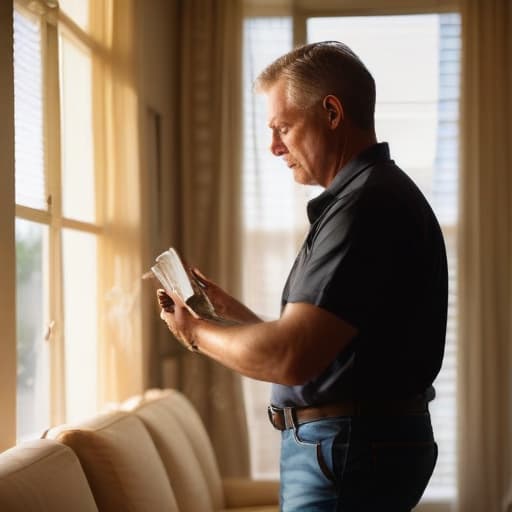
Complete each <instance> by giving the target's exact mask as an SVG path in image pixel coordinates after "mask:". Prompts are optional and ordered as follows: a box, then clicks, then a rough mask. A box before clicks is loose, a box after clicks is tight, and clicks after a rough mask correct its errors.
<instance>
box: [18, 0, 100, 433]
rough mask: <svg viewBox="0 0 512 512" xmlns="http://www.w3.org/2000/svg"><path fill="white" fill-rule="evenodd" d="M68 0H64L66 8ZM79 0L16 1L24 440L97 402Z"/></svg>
mask: <svg viewBox="0 0 512 512" xmlns="http://www.w3.org/2000/svg"><path fill="white" fill-rule="evenodd" d="M70 4H73V2H71V3H70V2H68V1H65V2H61V5H62V6H63V9H64V10H65V12H68V11H66V8H67V7H68V5H70ZM79 4H80V6H81V8H82V10H80V13H81V16H82V17H81V18H80V20H74V19H73V15H74V12H73V10H72V9H71V10H70V11H69V12H68V15H69V16H70V17H68V16H66V15H62V14H60V15H59V22H58V24H56V23H55V21H56V16H57V13H56V12H55V9H51V8H48V7H47V6H46V4H43V3H38V2H32V3H30V4H28V5H29V6H30V7H31V8H27V7H25V5H26V4H25V3H24V2H20V3H19V4H15V12H14V95H15V184H16V187H15V189H16V267H17V273H16V276H17V281H16V294H17V315H18V322H17V351H18V369H17V403H18V411H17V437H18V439H20V440H21V439H25V438H29V437H33V436H35V435H40V434H41V432H42V431H43V430H44V429H45V428H47V427H48V426H49V425H50V424H51V423H58V422H63V421H74V420H77V419H79V418H81V417H83V416H87V415H90V414H93V413H94V412H96V410H97V390H96V386H97V380H98V379H97V343H98V342H97V316H98V314H97V290H96V287H97V286H96V279H95V276H96V275H97V272H96V264H97V263H96V262H97V239H98V236H99V234H100V233H101V223H100V217H99V215H98V212H99V211H100V206H101V202H100V197H99V195H98V194H97V190H98V186H99V175H98V172H97V169H98V164H97V161H96V159H95V155H96V148H95V144H94V138H93V101H94V91H93V71H94V62H95V59H96V57H95V49H96V48H97V46H96V45H94V44H93V42H92V39H91V38H90V36H89V34H88V33H87V32H86V31H85V28H87V22H86V21H84V18H83V16H86V15H87V13H88V9H89V7H88V2H87V1H86V0H83V1H81V2H79ZM77 5H78V4H77ZM83 9H85V10H83ZM84 13H85V14H84ZM79 26H82V27H84V30H82V29H81V28H79ZM57 27H58V28H57ZM59 90H60V96H59ZM50 376H51V377H50Z"/></svg>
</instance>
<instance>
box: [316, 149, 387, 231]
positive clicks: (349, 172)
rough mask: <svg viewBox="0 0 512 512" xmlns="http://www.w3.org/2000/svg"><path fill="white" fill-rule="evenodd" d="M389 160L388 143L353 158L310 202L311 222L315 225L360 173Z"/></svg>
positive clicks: (365, 150)
mask: <svg viewBox="0 0 512 512" xmlns="http://www.w3.org/2000/svg"><path fill="white" fill-rule="evenodd" d="M389 159H390V156H389V146H388V144H387V142H380V143H378V144H373V145H372V146H370V147H368V148H366V149H364V150H363V151H361V153H359V154H358V155H356V156H355V157H354V158H352V160H350V161H349V162H347V163H346V164H345V165H344V166H343V167H342V168H341V169H340V170H339V171H338V173H337V174H336V176H335V177H334V179H333V180H332V182H331V184H330V185H329V186H328V187H327V188H326V189H325V190H324V191H323V192H322V193H321V194H320V195H319V196H317V197H315V198H313V199H311V201H309V203H308V206H307V212H308V218H309V222H310V223H311V224H313V222H315V220H316V219H318V217H319V216H320V215H321V214H322V212H323V211H324V210H325V208H326V207H327V206H329V205H330V204H331V203H332V202H333V201H334V199H335V198H336V196H338V195H339V194H340V192H342V191H343V189H344V188H345V187H346V186H347V185H348V184H349V183H350V182H351V181H352V179H353V178H355V177H356V176H357V175H358V174H359V173H361V172H362V171H364V170H365V169H367V168H368V167H369V166H371V165H373V164H374V163H376V162H382V161H385V160H389Z"/></svg>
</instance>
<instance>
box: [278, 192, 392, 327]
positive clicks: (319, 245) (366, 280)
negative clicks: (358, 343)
mask: <svg viewBox="0 0 512 512" xmlns="http://www.w3.org/2000/svg"><path fill="white" fill-rule="evenodd" d="M359 196H360V197H359ZM370 196H371V194H368V193H365V194H357V195H356V194H354V195H353V197H350V198H344V199H343V200H339V201H337V202H336V203H335V204H334V205H333V206H331V207H330V208H329V211H328V212H327V213H326V215H325V216H324V217H323V218H321V219H320V222H319V223H318V225H317V226H313V227H312V228H313V229H312V231H311V232H310V235H309V236H308V239H307V241H306V247H305V251H304V252H303V254H302V256H301V260H300V261H299V262H298V268H296V269H295V272H294V274H295V276H294V279H292V280H291V281H290V283H289V289H288V298H287V302H307V303H310V304H313V305H315V306H319V307H321V308H323V309H326V310H327V311H330V312H331V313H334V314H335V315H337V316H338V317H340V318H342V319H343V320H345V321H347V322H349V323H350V324H352V325H354V326H355V327H361V325H362V324H364V322H365V321H366V320H367V319H368V318H373V319H374V318H376V313H378V312H379V311H380V310H381V306H382V304H383V301H385V300H387V299H386V297H388V298H389V287H390V283H389V271H390V265H392V246H393V243H394V242H393V234H392V231H393V229H389V224H390V223H392V219H391V218H390V213H391V212H389V210H388V209H387V208H386V206H385V204H383V202H382V200H381V199H379V197H378V196H374V197H370Z"/></svg>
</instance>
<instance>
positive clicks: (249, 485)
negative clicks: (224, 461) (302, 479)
mask: <svg viewBox="0 0 512 512" xmlns="http://www.w3.org/2000/svg"><path fill="white" fill-rule="evenodd" d="M222 483H223V487H224V500H225V503H226V505H225V506H226V510H229V511H230V512H234V511H235V510H244V511H246V512H249V509H248V508H243V507H256V508H257V510H260V509H259V508H258V507H262V508H261V510H269V511H270V510H273V511H275V512H277V511H278V510H279V507H278V505H277V504H278V503H279V482H277V481H274V480H251V479H249V478H225V479H224V480H223V482H222ZM268 507H270V508H268ZM250 510H252V508H251V509H250Z"/></svg>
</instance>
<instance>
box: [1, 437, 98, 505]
mask: <svg viewBox="0 0 512 512" xmlns="http://www.w3.org/2000/svg"><path fill="white" fill-rule="evenodd" d="M0 510H3V511H5V512H7V511H9V512H69V511H70V510H72V511H73V512H98V508H97V507H96V504H95V502H94V498H93V496H92V493H91V490H90V488H89V486H88V484H87V480H86V478H85V475H84V472H83V471H82V468H81V466H80V462H79V461H78V458H77V457H76V455H75V454H74V453H73V451H72V450H70V449H69V448H68V447H67V446H63V445H61V444H59V443H56V442H55V441H51V440H49V439H39V440H37V441H30V442H27V443H23V444H21V445H19V446H16V447H15V448H11V449H10V450H7V451H6V452H3V453H2V454H0Z"/></svg>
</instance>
